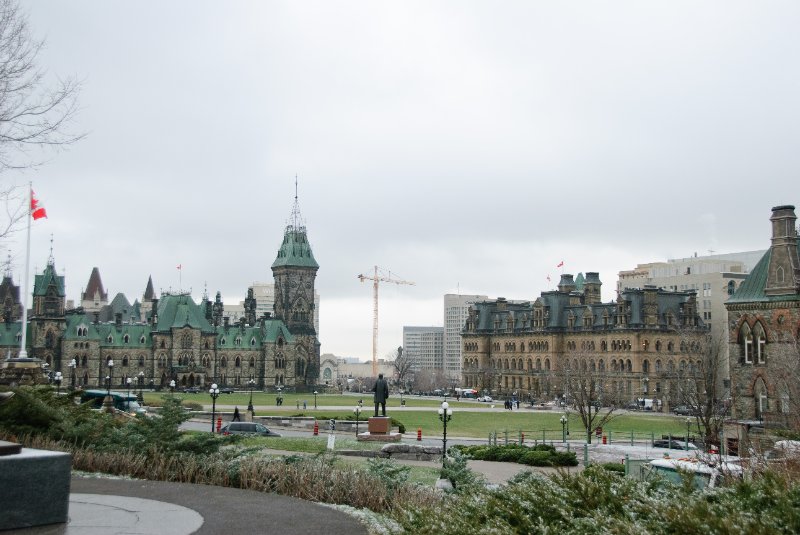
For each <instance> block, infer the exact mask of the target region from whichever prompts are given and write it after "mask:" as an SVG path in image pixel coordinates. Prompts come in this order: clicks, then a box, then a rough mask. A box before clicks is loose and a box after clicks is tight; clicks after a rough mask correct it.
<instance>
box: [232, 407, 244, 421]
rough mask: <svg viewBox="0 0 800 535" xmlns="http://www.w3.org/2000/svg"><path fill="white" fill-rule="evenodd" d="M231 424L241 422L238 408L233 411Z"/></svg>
mask: <svg viewBox="0 0 800 535" xmlns="http://www.w3.org/2000/svg"><path fill="white" fill-rule="evenodd" d="M232 421H233V422H241V421H242V419H241V417H240V416H239V407H234V409H233V420H232Z"/></svg>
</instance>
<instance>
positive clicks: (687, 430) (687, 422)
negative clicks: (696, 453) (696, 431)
mask: <svg viewBox="0 0 800 535" xmlns="http://www.w3.org/2000/svg"><path fill="white" fill-rule="evenodd" d="M691 427H692V419H691V418H686V451H689V430H690V429H691Z"/></svg>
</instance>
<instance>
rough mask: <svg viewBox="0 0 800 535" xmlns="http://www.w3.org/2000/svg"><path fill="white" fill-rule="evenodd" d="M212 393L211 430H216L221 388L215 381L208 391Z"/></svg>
mask: <svg viewBox="0 0 800 535" xmlns="http://www.w3.org/2000/svg"><path fill="white" fill-rule="evenodd" d="M208 393H209V394H211V432H212V433H213V432H214V420H216V417H217V398H218V397H219V388H217V383H213V384H212V385H211V389H210V390H209V391H208Z"/></svg>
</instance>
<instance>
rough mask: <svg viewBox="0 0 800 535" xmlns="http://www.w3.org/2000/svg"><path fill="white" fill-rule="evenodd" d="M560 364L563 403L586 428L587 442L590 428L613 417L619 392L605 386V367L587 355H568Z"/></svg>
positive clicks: (590, 436) (589, 438)
mask: <svg viewBox="0 0 800 535" xmlns="http://www.w3.org/2000/svg"><path fill="white" fill-rule="evenodd" d="M570 358H572V359H573V360H572V361H570ZM560 367H561V369H560V370H559V371H560V376H561V382H562V386H563V388H564V399H565V402H566V406H567V407H572V408H573V409H574V410H575V412H576V413H577V415H578V416H579V417H580V419H581V424H582V425H583V429H585V430H586V442H587V443H589V444H591V442H592V433H593V431H594V430H595V429H596V428H598V427H603V426H604V425H606V424H607V423H608V422H610V421H611V420H612V419H614V418H615V417H616V416H617V414H615V411H616V410H617V409H618V408H620V406H621V405H622V401H623V400H622V397H621V393H620V392H615V391H614V390H613V389H611V388H609V383H608V375H607V372H606V369H605V367H604V366H598V364H597V363H595V361H594V360H593V359H592V358H591V355H590V354H583V353H573V354H570V356H569V357H565V358H564V359H563V360H562V361H561V364H560Z"/></svg>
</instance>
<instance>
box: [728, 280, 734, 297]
mask: <svg viewBox="0 0 800 535" xmlns="http://www.w3.org/2000/svg"><path fill="white" fill-rule="evenodd" d="M735 291H736V283H734V282H733V281H728V295H733V292H735Z"/></svg>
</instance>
